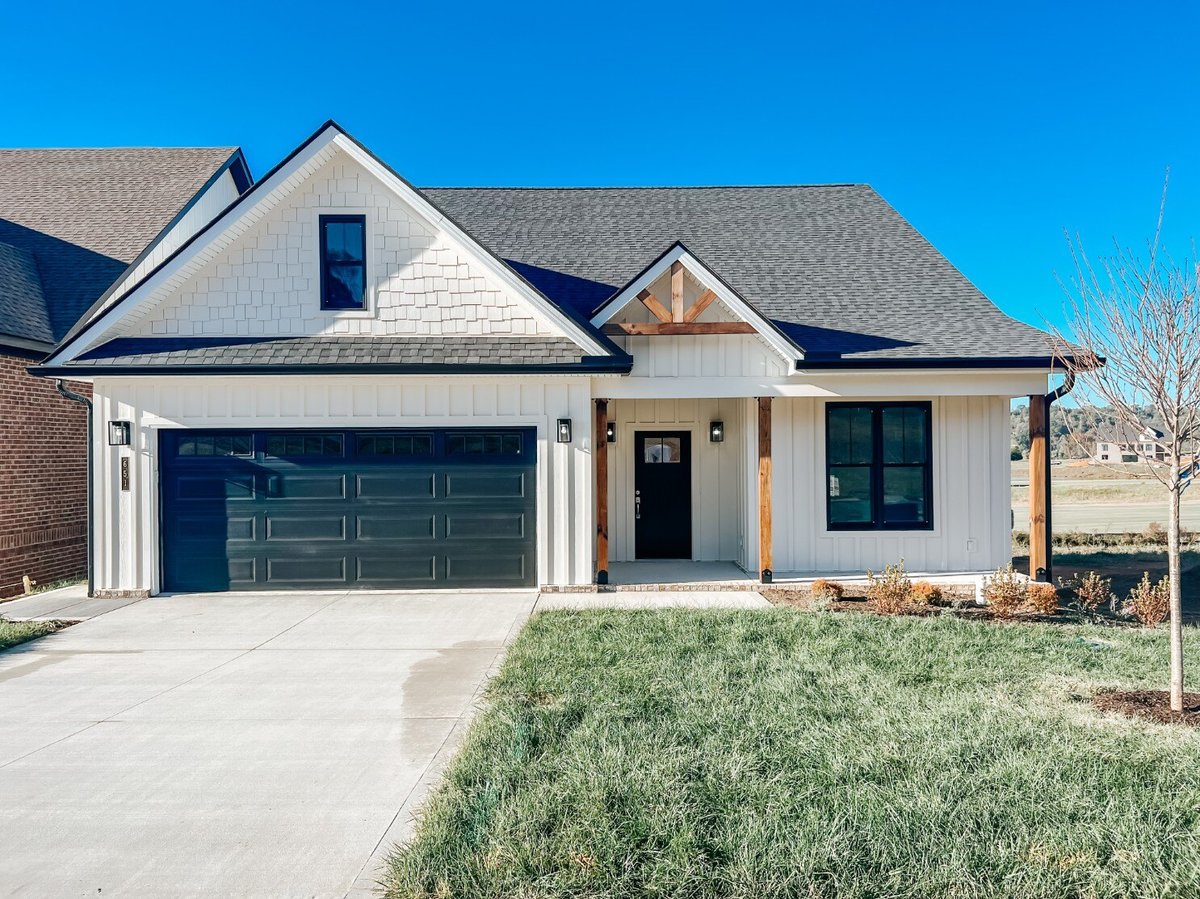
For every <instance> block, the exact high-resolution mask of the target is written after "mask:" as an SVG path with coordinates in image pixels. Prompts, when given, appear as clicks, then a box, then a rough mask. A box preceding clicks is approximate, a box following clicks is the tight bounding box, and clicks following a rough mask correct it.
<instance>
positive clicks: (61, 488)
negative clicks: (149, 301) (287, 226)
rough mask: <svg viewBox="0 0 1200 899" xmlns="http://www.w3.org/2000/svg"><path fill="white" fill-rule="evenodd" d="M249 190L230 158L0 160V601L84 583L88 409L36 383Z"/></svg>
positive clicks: (180, 151)
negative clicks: (111, 305)
mask: <svg viewBox="0 0 1200 899" xmlns="http://www.w3.org/2000/svg"><path fill="white" fill-rule="evenodd" d="M249 183H250V174H249V171H248V170H247V168H246V163H245V160H244V158H243V156H242V153H241V151H240V150H237V149H235V148H232V147H214V148H134V149H103V150H90V149H89V150H0V427H2V428H3V433H4V435H5V439H4V441H3V443H2V444H0V598H2V597H9V596H13V595H16V594H19V593H21V592H23V590H24V589H25V578H28V579H30V580H31V581H33V582H35V583H38V584H46V583H49V582H52V581H55V580H59V579H63V578H69V577H75V576H82V575H83V574H84V572H85V570H86V558H87V555H86V542H87V515H86V505H87V442H86V435H87V411H86V407H85V406H83V405H82V404H80V403H78V402H74V401H71V400H68V399H66V398H65V397H63V396H62V395H60V393H59V392H58V390H57V389H56V386H55V382H54V381H52V380H47V379H44V378H35V377H33V376H31V375H29V374H28V372H27V371H26V369H27V368H28V367H29V366H30V365H33V364H35V363H36V362H37V361H38V360H40V359H42V358H43V357H45V356H46V354H47V353H49V352H50V350H51V349H52V348H53V347H54V345H55V343H57V342H58V341H59V340H61V339H62V338H63V337H64V336H65V335H66V334H67V333H68V332H69V331H70V330H71V328H72V327H73V326H74V325H75V323H76V322H77V321H78V320H79V319H80V317H81V316H83V314H84V313H85V312H89V311H91V310H92V309H93V307H97V308H98V307H100V306H101V305H102V304H103V303H104V302H105V301H106V300H107V298H108V296H110V295H112V293H113V292H114V291H115V289H116V288H118V287H120V286H126V287H127V286H128V285H130V284H132V283H135V282H136V280H137V279H138V278H140V277H141V276H142V275H143V274H145V272H146V271H148V270H149V269H150V268H151V267H152V266H153V265H155V264H157V262H158V261H159V260H161V258H162V257H163V256H164V255H165V254H166V253H169V252H171V251H173V250H174V249H175V248H177V247H178V246H179V244H180V243H182V241H183V240H185V239H186V238H187V237H188V236H190V235H191V234H192V233H194V232H195V230H196V229H197V227H199V226H200V225H202V224H204V223H205V222H206V221H207V220H208V219H209V218H211V217H212V215H213V214H215V213H216V212H218V211H219V210H220V209H222V208H224V206H226V205H228V204H229V203H230V202H232V201H233V200H235V199H236V198H237V196H238V195H239V194H240V193H241V192H242V191H243V190H245V189H246V187H247V186H248V185H249ZM67 386H68V388H69V389H71V390H73V391H75V392H77V393H79V394H82V395H85V396H86V395H90V392H91V388H90V385H88V384H81V383H73V384H70V385H67Z"/></svg>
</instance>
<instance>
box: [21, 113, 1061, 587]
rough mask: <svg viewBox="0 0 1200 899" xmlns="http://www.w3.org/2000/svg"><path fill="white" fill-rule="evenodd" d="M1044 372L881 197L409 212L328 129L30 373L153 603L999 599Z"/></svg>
mask: <svg viewBox="0 0 1200 899" xmlns="http://www.w3.org/2000/svg"><path fill="white" fill-rule="evenodd" d="M1052 370H1053V360H1052V353H1051V352H1050V349H1049V345H1048V343H1047V341H1046V338H1045V336H1044V335H1043V334H1042V333H1041V332H1039V331H1037V330H1035V329H1033V328H1030V327H1028V326H1026V325H1024V324H1021V323H1019V322H1016V321H1014V320H1012V319H1010V318H1008V317H1006V316H1005V315H1003V314H1002V313H1001V312H1000V311H999V310H998V309H997V308H996V307H995V306H994V305H993V304H992V303H991V302H990V301H989V300H988V299H987V298H986V297H985V296H983V294H981V293H980V292H979V291H978V290H977V289H976V288H975V287H974V286H973V285H971V284H970V283H969V282H968V281H967V280H966V279H965V278H964V277H963V276H962V275H961V274H960V273H959V272H958V271H957V270H956V269H955V268H954V267H953V266H952V265H951V264H950V263H949V262H948V261H947V260H946V259H945V258H943V257H942V256H941V255H940V254H939V253H938V252H937V251H936V250H935V249H934V248H933V247H932V246H930V245H929V243H928V242H926V241H925V240H924V239H923V238H922V237H921V236H920V235H919V234H918V233H917V232H916V231H915V230H914V229H913V228H912V227H911V226H910V225H908V223H907V222H905V221H904V219H902V218H901V217H900V216H899V215H898V214H897V213H896V212H895V210H893V209H892V208H891V207H890V206H889V205H888V204H887V203H886V202H884V201H883V199H882V198H880V197H879V195H878V194H876V193H875V192H874V191H873V190H872V189H871V188H870V187H867V186H865V185H824V186H810V187H804V186H799V187H762V188H741V187H732V188H661V189H660V188H652V189H524V190H523V189H507V188H467V189H436V190H435V189H429V190H418V189H416V188H414V187H413V186H412V185H410V184H409V183H407V182H406V181H405V180H404V179H403V178H401V177H400V176H399V175H398V174H396V173H395V172H394V171H393V170H392V169H391V168H389V167H388V166H387V165H386V164H385V163H383V162H382V161H381V160H379V159H378V158H376V157H375V156H374V155H372V153H371V152H370V151H369V150H367V149H366V148H365V147H363V146H362V145H361V144H359V143H358V142H357V141H355V140H354V139H353V138H351V137H350V136H349V135H347V134H346V133H345V132H344V131H343V130H342V129H340V128H339V127H338V126H337V125H335V124H333V123H328V124H326V125H325V126H323V127H322V128H321V129H319V130H318V131H317V132H316V133H315V134H314V135H312V136H311V137H310V138H309V139H308V140H306V141H305V142H304V143H303V144H301V146H299V147H298V148H297V149H296V150H295V151H294V152H293V153H292V154H291V155H289V156H288V157H287V158H286V159H285V160H284V161H283V162H281V163H280V164H279V165H278V166H277V167H276V168H275V169H273V170H272V171H271V172H270V173H268V174H267V175H266V176H264V177H263V178H261V179H259V180H258V181H257V182H256V183H255V184H254V185H253V186H251V187H250V188H249V189H248V190H247V191H245V192H244V193H243V194H241V196H240V197H239V198H238V199H236V200H235V201H234V202H233V203H232V204H231V205H229V206H228V207H227V208H226V209H224V210H223V211H221V212H220V213H219V214H217V215H216V216H215V217H214V218H213V219H212V221H211V222H210V223H209V224H208V225H207V226H206V227H204V228H202V229H201V230H200V231H199V232H198V233H196V234H195V235H194V236H193V237H192V238H191V239H189V240H188V241H187V242H185V243H183V244H182V245H181V246H179V247H178V248H175V249H174V251H173V252H172V253H171V254H170V255H169V256H167V257H166V258H165V259H163V260H161V261H160V262H159V263H158V264H157V265H156V267H155V268H154V269H153V270H152V271H151V272H149V273H148V274H146V275H145V277H143V278H141V279H140V280H138V281H137V282H136V283H135V284H134V285H132V286H131V287H130V288H129V289H127V290H124V291H117V292H115V293H114V294H113V296H112V297H111V299H110V301H109V302H108V303H107V305H105V306H104V307H103V308H101V309H98V310H96V311H95V312H94V314H93V315H92V316H91V317H90V318H89V319H87V320H86V321H85V322H84V324H83V325H82V326H81V327H80V328H78V329H77V330H76V331H75V332H74V333H73V334H72V335H70V336H69V337H68V338H67V339H66V340H64V341H63V342H62V343H60V344H59V346H58V347H57V348H56V350H55V351H54V353H53V354H52V355H51V356H50V357H49V358H48V359H47V360H46V361H45V362H44V363H43V364H42V365H41V366H39V367H37V368H36V369H35V371H36V373H38V374H42V375H46V376H52V377H68V376H69V377H71V378H74V379H85V380H91V382H92V384H93V390H94V398H95V410H94V415H95V423H96V428H95V440H94V445H93V453H94V488H93V500H94V510H93V522H94V526H95V538H96V539H95V541H94V559H93V562H94V569H95V579H96V585H97V590H98V592H101V593H104V592H121V593H124V592H134V593H145V592H148V593H152V594H153V593H158V592H160V591H175V590H223V589H283V588H297V587H303V588H320V587H345V586H352V587H355V586H359V587H381V588H413V587H459V586H518V585H539V584H558V585H571V584H588V583H592V582H595V581H599V582H604V581H605V580H607V578H608V574H609V570H610V569H609V566H610V563H612V562H619V561H628V560H636V559H664V558H670V559H683V560H689V559H690V560H722V561H729V562H734V563H736V564H737V565H739V566H741V567H742V568H743V569H745V570H746V571H747V572H751V573H752V574H753V575H754V576H757V577H761V578H763V579H765V580H769V579H771V577H772V573H773V572H779V573H793V572H814V571H822V572H861V571H863V570H864V569H866V568H880V567H882V566H883V565H884V564H886V563H889V562H895V561H897V560H899V559H900V558H901V557H903V558H904V559H905V561H906V563H907V564H908V567H909V568H910V569H911V570H919V571H927V572H972V571H981V570H987V569H993V568H995V567H996V566H998V565H1001V564H1004V563H1006V562H1007V561H1008V559H1009V558H1010V503H1009V446H1010V442H1011V441H1010V434H1009V405H1010V400H1011V399H1012V398H1013V397H1017V396H1029V395H1035V396H1037V397H1039V398H1040V397H1041V396H1042V395H1043V394H1044V393H1045V391H1046V388H1047V378H1048V376H1049V375H1050V374H1051V372H1052Z"/></svg>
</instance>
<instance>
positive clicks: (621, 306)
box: [591, 241, 803, 363]
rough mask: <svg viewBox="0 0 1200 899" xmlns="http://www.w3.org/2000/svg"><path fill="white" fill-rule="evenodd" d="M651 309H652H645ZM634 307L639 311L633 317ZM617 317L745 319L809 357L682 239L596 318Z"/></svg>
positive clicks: (776, 346)
mask: <svg viewBox="0 0 1200 899" xmlns="http://www.w3.org/2000/svg"><path fill="white" fill-rule="evenodd" d="M676 274H678V278H679V280H678V290H679V294H680V295H679V301H680V306H679V309H678V310H675V309H674V308H673V306H674V304H673V302H672V301H673V299H674V293H675V291H676V286H675V283H674V276H675V275H676ZM645 310H649V311H650V314H649V315H646V314H644V312H645ZM630 311H633V312H634V313H635V316H634V318H632V319H631V318H630V316H629V312H630ZM675 313H678V314H675ZM722 313H724V314H722ZM615 318H621V319H622V320H624V321H626V322H632V323H637V322H642V321H644V322H648V323H649V324H650V325H651V327H659V326H660V324H659V323H660V321H661V322H672V323H673V324H674V323H675V320H676V319H678V322H679V323H681V324H684V326H685V327H684V328H680V329H679V330H680V331H683V330H686V327H687V325H692V324H694V325H698V326H710V325H711V326H716V325H718V324H720V323H730V322H742V323H745V324H748V325H749V326H750V327H751V328H753V329H754V332H755V333H756V335H757V337H758V338H759V339H760V340H761V341H762V342H763V343H765V344H766V345H767V346H768V347H770V348H771V349H772V350H774V351H775V353H777V354H778V355H779V356H781V357H782V358H783V359H784V360H786V361H788V362H793V363H794V362H796V361H797V360H799V359H801V358H802V357H803V354H802V351H801V350H800V348H799V347H797V346H796V345H795V344H794V343H793V342H792V341H790V340H789V339H788V338H787V337H785V336H784V335H783V334H782V333H781V332H780V331H779V330H778V329H777V328H776V327H775V326H774V325H773V324H772V323H771V322H770V321H769V320H767V319H766V318H764V317H763V316H762V315H761V314H760V313H759V312H758V310H757V309H755V308H754V307H753V306H751V305H750V304H749V303H747V302H746V301H745V300H744V299H743V298H742V297H741V296H739V295H738V293H737V291H735V290H733V289H732V288H731V287H730V286H729V285H728V284H726V283H725V282H724V281H723V280H722V279H721V278H720V277H718V276H717V274H716V273H715V272H713V271H712V270H711V269H710V268H709V267H708V266H706V265H705V264H704V263H703V262H702V261H701V260H699V259H698V258H696V256H695V255H693V254H692V253H691V252H689V251H688V248H687V247H685V246H684V245H683V244H682V243H679V242H678V241H676V242H675V243H674V244H672V245H671V246H670V247H668V248H667V250H666V251H665V252H663V253H662V254H661V255H660V256H659V257H658V258H657V259H655V260H654V261H653V262H652V263H650V264H649V265H648V266H646V268H644V269H643V270H642V271H641V272H640V273H639V274H638V275H637V276H636V277H634V278H633V279H632V280H631V281H630V282H629V283H628V284H626V285H625V286H624V287H623V288H621V289H620V290H619V291H617V292H616V293H615V294H614V295H613V296H612V297H611V298H610V299H609V300H607V301H606V302H605V303H604V304H603V305H601V306H600V308H599V309H597V310H596V311H595V312H594V313H593V315H592V319H591V321H592V324H593V325H596V326H597V327H600V326H604V325H606V324H607V323H609V322H611V321H613V320H614V319H615ZM610 327H612V326H610ZM714 336H720V335H719V334H716V335H714Z"/></svg>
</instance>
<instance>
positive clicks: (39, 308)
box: [0, 147, 248, 343]
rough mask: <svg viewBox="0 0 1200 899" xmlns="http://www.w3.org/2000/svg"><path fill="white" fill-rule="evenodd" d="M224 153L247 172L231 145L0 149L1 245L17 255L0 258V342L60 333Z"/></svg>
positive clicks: (42, 339) (219, 164)
mask: <svg viewBox="0 0 1200 899" xmlns="http://www.w3.org/2000/svg"><path fill="white" fill-rule="evenodd" d="M233 161H237V162H239V163H240V166H241V169H242V171H240V172H239V173H238V174H236V175H235V177H238V178H248V172H246V171H244V169H245V163H244V161H242V160H241V153H240V151H238V150H237V149H236V148H234V147H148V148H147V147H137V148H118V149H86V150H80V149H71V150H0V244H4V245H6V246H7V247H9V248H15V250H16V251H18V252H19V254H20V255H22V257H23V258H24V259H25V260H26V263H23V264H22V268H21V269H20V270H19V271H15V270H14V269H13V268H12V265H11V262H10V264H9V265H7V266H6V265H5V263H4V262H3V261H0V343H4V342H5V338H6V337H8V338H16V339H17V340H24V341H33V342H36V343H53V342H54V341H56V340H59V339H61V338H62V336H63V335H64V334H65V333H66V332H67V330H68V329H69V328H70V327H71V326H72V325H73V324H74V323H75V321H76V320H77V319H78V318H79V317H80V316H81V315H82V314H83V313H84V312H85V311H87V309H88V308H89V307H90V306H91V304H92V303H93V302H94V301H95V300H96V299H97V298H98V297H100V296H101V295H102V294H103V293H104V292H105V290H107V289H108V288H109V287H110V286H111V285H112V284H113V282H114V281H116V280H117V278H119V277H120V276H121V274H122V273H123V272H124V271H125V270H126V268H127V267H128V266H129V265H130V264H131V263H132V262H134V261H135V260H136V259H137V257H138V256H139V254H141V253H142V252H143V250H145V249H146V247H147V246H148V245H149V244H150V243H151V242H152V241H154V239H155V238H156V237H157V236H158V235H159V234H160V232H161V231H162V230H163V229H164V228H165V227H166V226H167V225H169V224H171V223H172V222H173V221H174V219H175V217H176V216H177V215H178V214H179V213H180V212H181V210H182V209H183V208H184V207H185V206H186V205H187V204H188V202H189V201H190V200H191V199H192V198H193V197H194V196H195V194H196V193H197V191H199V190H200V189H201V188H202V187H203V186H204V185H205V184H206V183H207V182H208V181H209V180H210V179H211V178H212V177H213V176H214V175H215V174H216V173H217V172H219V171H220V170H222V168H223V167H225V166H226V164H229V163H231V162H233ZM5 252H6V253H7V255H8V258H9V259H10V260H11V259H12V258H13V253H12V251H11V250H6V251H5ZM29 259H32V261H33V263H34V266H35V268H34V269H33V272H34V273H35V274H37V275H38V280H37V283H36V284H35V283H34V282H33V281H31V279H30V271H29V268H28V264H27V262H28V260H29Z"/></svg>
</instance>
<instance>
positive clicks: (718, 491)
mask: <svg viewBox="0 0 1200 899" xmlns="http://www.w3.org/2000/svg"><path fill="white" fill-rule="evenodd" d="M743 405H744V402H743V401H742V400H740V399H724V400H704V399H700V400H696V399H681V400H673V399H668V400H662V399H659V400H617V401H614V402H612V403H611V404H609V417H610V420H611V421H614V422H616V426H617V440H616V443H612V444H609V447H608V466H609V478H608V503H609V505H608V508H609V554H610V559H611V560H612V561H614V562H630V561H633V560H635V559H636V558H637V555H636V553H635V552H634V535H635V528H636V527H637V522H636V521H635V520H634V508H633V498H634V489H635V484H634V455H635V453H636V451H637V446H636V439H635V435H636V434H637V432H638V431H687V432H689V433H690V434H691V435H692V558H693V559H696V560H698V561H706V562H708V561H735V560H737V559H739V558H740V557H741V544H742V540H743V533H744V532H743V525H742V518H741V516H740V515H739V514H738V510H739V509H741V508H742V507H743V506H744V504H745V502H746V496H745V493H744V486H743V481H742V476H741V471H742V466H743V464H744V456H743V452H744V451H743V446H742V442H741V441H740V440H739V439H738V435H739V434H740V433H741V431H742V429H743V425H742V413H741V409H742V407H743ZM711 421H722V422H724V424H725V434H726V436H725V440H724V442H723V443H711V442H710V441H709V439H708V425H709V422H711Z"/></svg>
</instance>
